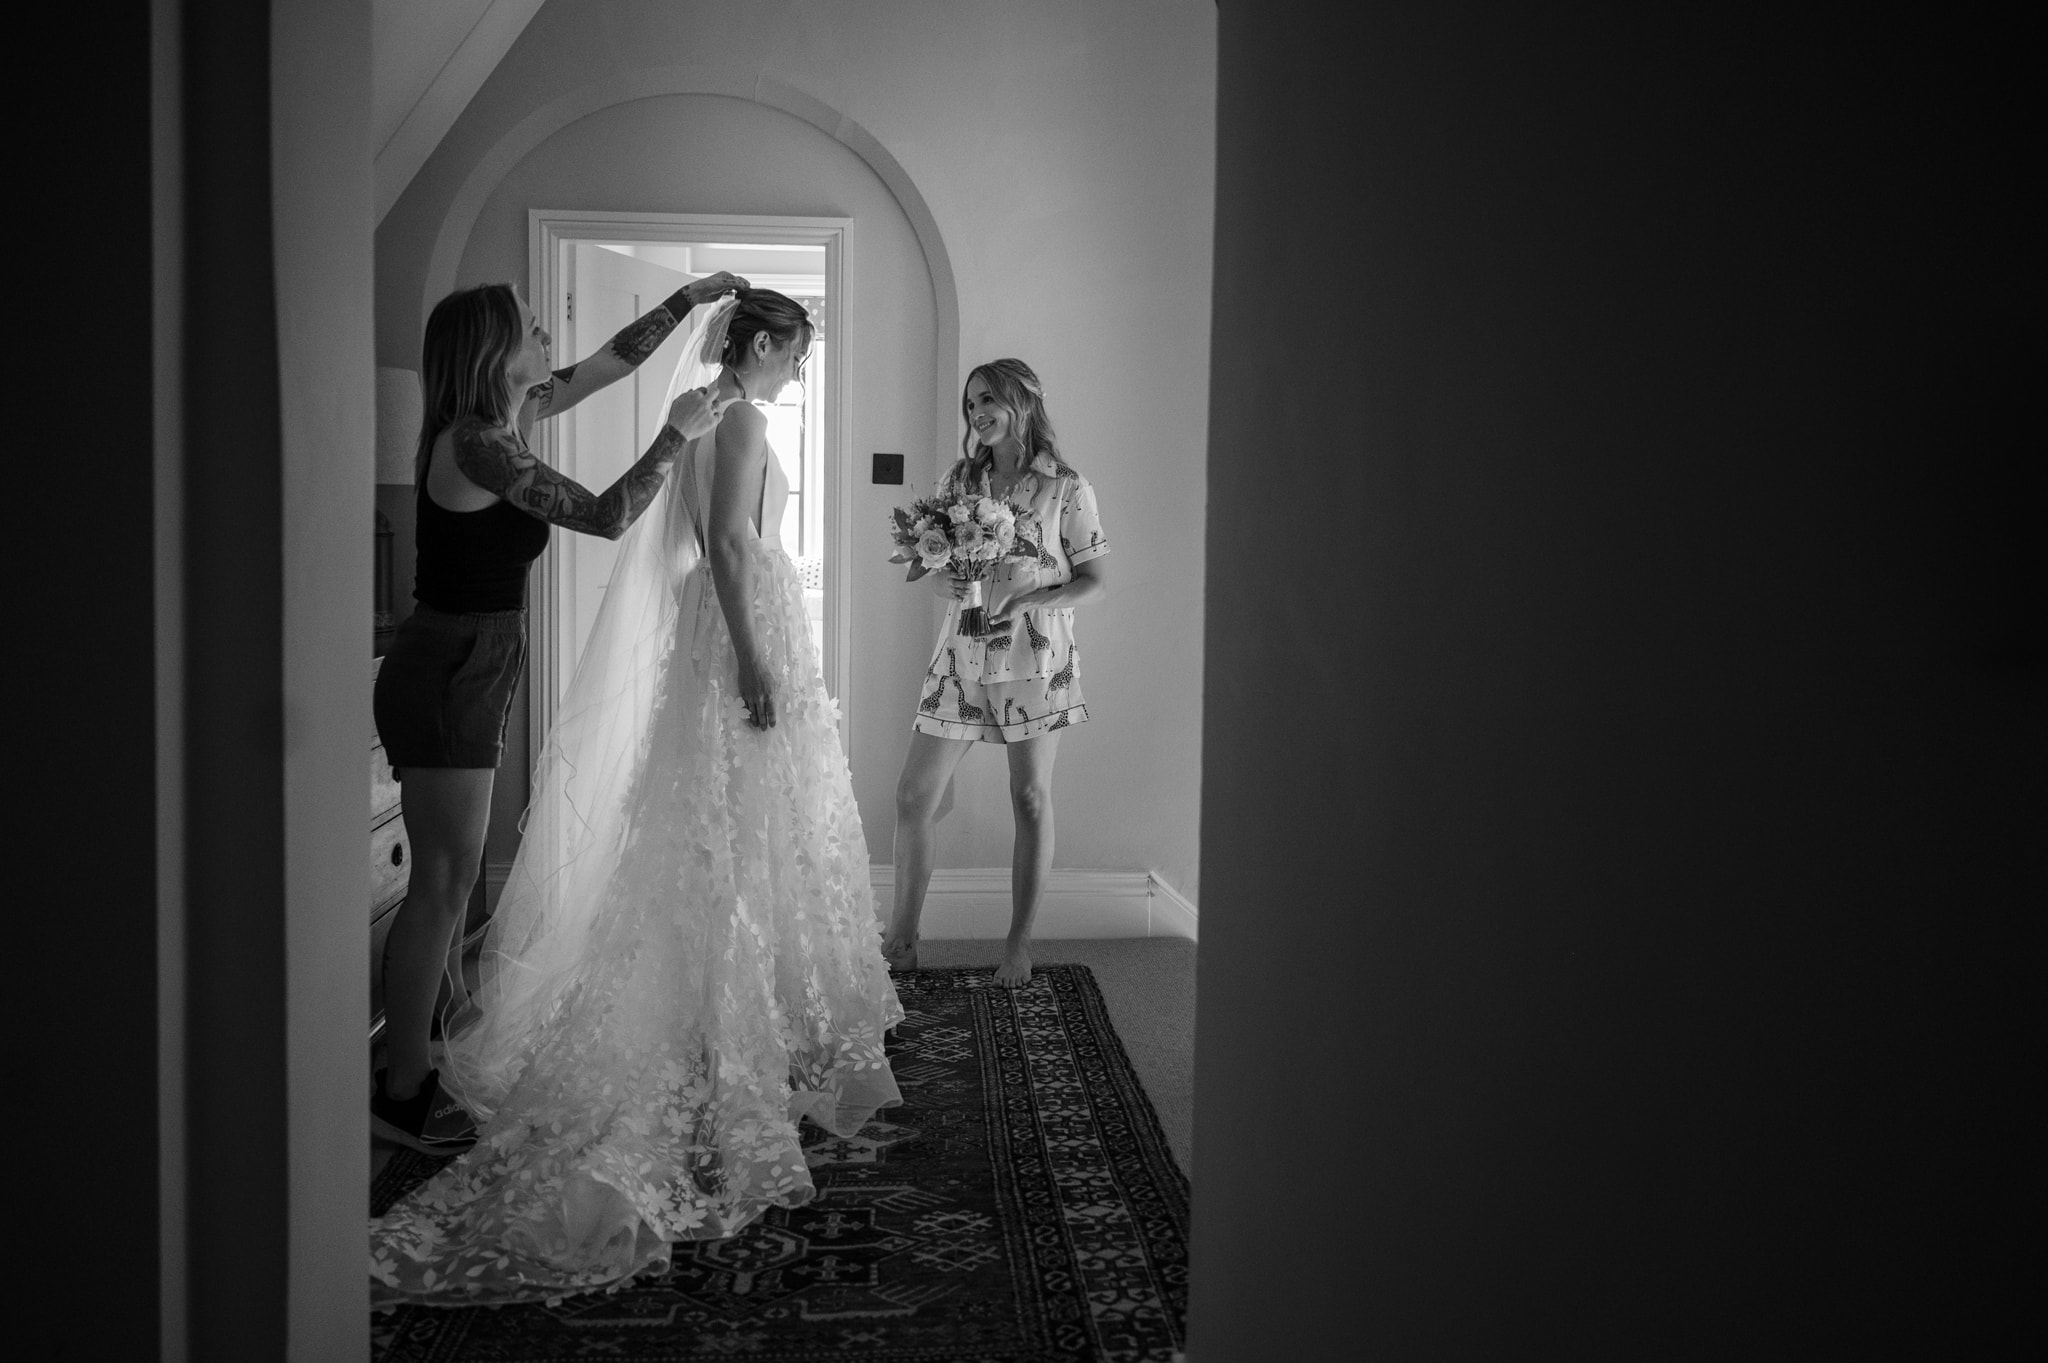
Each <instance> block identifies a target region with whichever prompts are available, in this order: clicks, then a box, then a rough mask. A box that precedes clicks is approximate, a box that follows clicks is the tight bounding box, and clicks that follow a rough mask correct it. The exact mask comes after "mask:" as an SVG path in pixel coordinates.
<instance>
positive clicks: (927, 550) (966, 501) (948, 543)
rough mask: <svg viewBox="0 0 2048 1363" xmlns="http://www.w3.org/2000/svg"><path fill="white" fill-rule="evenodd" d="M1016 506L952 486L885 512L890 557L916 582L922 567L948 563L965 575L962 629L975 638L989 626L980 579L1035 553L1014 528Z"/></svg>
mask: <svg viewBox="0 0 2048 1363" xmlns="http://www.w3.org/2000/svg"><path fill="white" fill-rule="evenodd" d="M1017 515H1018V509H1017V508H1016V507H1014V506H1011V505H1010V504H1009V503H1008V502H1004V501H999V500H997V499H996V498H994V497H984V496H982V495H981V494H980V493H978V492H972V491H968V490H966V489H955V490H954V491H952V492H951V493H948V494H946V495H944V496H932V497H919V498H917V499H916V500H915V501H913V502H911V504H910V505H909V506H908V507H901V506H899V507H897V508H896V509H895V510H893V511H891V512H890V513H889V521H890V524H889V538H890V539H891V541H893V542H894V543H895V545H896V552H895V553H893V554H891V555H890V556H889V562H891V563H907V564H909V565H910V574H909V576H908V577H906V578H905V579H904V580H905V581H906V582H915V581H917V580H918V579H919V578H921V577H923V576H924V575H925V574H926V573H935V572H937V571H939V570H940V569H941V568H946V569H950V570H951V571H952V572H954V573H957V574H958V575H960V576H961V577H964V578H966V579H967V581H968V584H969V585H968V590H967V596H966V597H965V598H964V599H963V600H962V601H961V603H960V632H961V633H962V634H966V635H969V636H971V637H975V638H979V637H980V636H981V635H983V634H986V633H987V632H988V616H987V606H986V604H985V601H984V598H983V587H982V584H983V583H985V582H987V581H988V579H989V576H990V575H991V574H992V573H994V572H995V567H996V564H997V563H999V562H1001V561H1002V560H1003V559H1006V558H1028V559H1036V558H1037V557H1038V548H1037V546H1036V545H1034V544H1032V543H1031V542H1030V541H1029V540H1026V539H1024V538H1023V537H1022V536H1020V535H1019V534H1018V533H1017Z"/></svg>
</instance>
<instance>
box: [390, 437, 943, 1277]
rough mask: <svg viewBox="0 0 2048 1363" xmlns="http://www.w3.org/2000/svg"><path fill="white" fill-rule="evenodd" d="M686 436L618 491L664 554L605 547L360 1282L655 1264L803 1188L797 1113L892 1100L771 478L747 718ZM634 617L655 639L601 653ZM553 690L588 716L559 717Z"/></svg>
mask: <svg viewBox="0 0 2048 1363" xmlns="http://www.w3.org/2000/svg"><path fill="white" fill-rule="evenodd" d="M714 438H715V437H705V438H704V439H703V440H702V441H698V442H695V443H694V444H693V445H692V446H691V447H690V448H689V449H688V450H686V451H685V453H684V454H683V455H682V456H679V458H678V460H677V465H676V468H675V469H674V470H673V471H672V473H671V475H670V477H669V479H668V487H667V488H665V489H664V493H663V497H664V500H665V503H666V504H665V505H663V506H658V507H650V509H649V511H648V512H647V513H646V514H647V516H650V517H651V516H657V515H658V516H661V517H663V518H665V519H666V521H667V522H668V525H667V528H666V529H665V530H664V529H663V528H662V527H661V526H651V527H649V529H648V532H647V535H646V537H645V538H646V539H647V540H648V541H649V543H650V545H651V544H656V543H660V542H661V540H662V537H664V536H665V538H666V545H665V550H664V552H667V553H669V554H670V555H671V558H670V559H667V560H663V561H662V563H663V568H662V571H659V572H653V573H652V576H653V578H654V580H655V586H656V587H658V588H660V589H661V592H656V591H650V592H648V593H646V594H645V599H644V600H638V601H636V600H635V599H633V594H632V591H631V590H630V589H629V586H626V585H622V582H623V581H624V580H626V579H628V578H629V577H630V576H631V574H630V573H629V572H628V571H627V570H628V569H629V568H630V567H631V561H629V560H631V555H632V554H633V553H634V552H639V553H641V554H642V555H643V558H642V559H641V560H637V561H639V562H642V563H653V562H655V561H656V560H655V559H654V558H648V557H646V555H648V554H654V553H656V550H655V549H653V548H651V547H649V545H642V546H641V548H640V549H639V550H637V551H636V550H634V549H633V548H632V547H631V546H628V545H624V544H622V547H621V559H620V568H619V569H618V570H615V573H614V578H613V587H612V588H611V589H609V590H608V596H607V600H606V604H605V607H604V608H603V611H602V612H601V613H600V616H599V620H598V624H597V626H596V627H595V628H594V629H593V632H592V633H593V638H592V643H591V645H590V647H589V648H588V649H587V650H586V654H585V659H584V661H583V662H582V663H581V664H579V668H578V675H577V678H576V681H575V682H574V683H573V684H572V686H571V694H570V697H569V698H567V699H566V700H565V703H564V710H565V712H567V715H568V717H567V718H565V719H564V720H563V721H562V722H560V723H558V724H557V725H556V729H555V732H554V735H553V736H552V737H551V745H550V750H549V752H548V753H547V754H546V755H545V756H544V759H543V762H542V764H541V770H540V772H539V773H538V775H537V779H536V792H537V794H536V799H535V801H534V805H533V808H532V810H531V812H530V814H529V819H528V825H527V829H526V836H525V839H524V841H523V843H522V847H521V850H520V853H519V862H518V863H516V864H515V866H514V869H513V874H512V878H511V881H510V882H509V883H508V885H507V889H506V892H505V896H504V898H503V901H502V902H501V905H500V908H499V911H498V913H497V914H496V915H495V916H494V918H493V923H492V928H491V935H490V936H489V937H488V938H487V939H486V946H485V956H484V962H483V976H484V978H483V981H482V985H481V988H480V989H479V991H478V994H477V1000H476V1002H477V1006H478V1008H479V1009H480V1010H481V1019H480V1021H478V1022H477V1023H476V1024H475V1025H474V1026H471V1027H468V1028H465V1029H463V1030H461V1031H459V1032H458V1033H457V1035H456V1036H455V1037H454V1038H453V1039H452V1040H451V1041H450V1042H448V1043H447V1044H446V1046H445V1050H444V1054H443V1056H442V1057H441V1065H442V1070H443V1077H444V1080H445V1081H446V1082H447V1083H448V1086H449V1088H450V1090H451V1091H452V1092H454V1093H456V1094H457V1095H458V1096H460V1097H461V1098H462V1099H463V1100H464V1101H465V1103H466V1104H467V1105H468V1106H469V1107H470V1109H471V1111H472V1112H474V1113H475V1114H476V1116H477V1119H478V1126H479V1129H480V1139H479V1140H478V1142H477V1144H476V1146H475V1147H474V1148H473V1149H472V1150H471V1151H469V1152H468V1153H467V1154H465V1155H463V1156H462V1157H460V1158H458V1159H457V1160H456V1161H455V1162H454V1163H453V1164H451V1165H449V1166H448V1167H447V1168H446V1169H444V1170H442V1171H441V1172H440V1173H439V1174H437V1175H436V1176H434V1177H433V1178H432V1179H430V1180H429V1181H428V1182H426V1183H425V1184H423V1185H422V1186H421V1187H420V1188H418V1189H417V1190H415V1191H414V1192H413V1193H411V1194H410V1195H409V1196H407V1197H406V1198H404V1199H403V1200H402V1201H401V1202H400V1203H399V1204H397V1205H396V1206H394V1207H393V1208H392V1209H391V1210H390V1212H389V1213H388V1214H387V1215H386V1216H384V1217H383V1218H381V1219H380V1220H377V1221H373V1222H372V1223H371V1235H370V1238H371V1275H372V1284H371V1292H372V1298H373V1300H374V1301H375V1302H376V1303H378V1304H379V1305H390V1304H396V1303H398V1302H404V1301H414V1302H428V1303H435V1304H446V1305H475V1304H483V1303H496V1302H511V1301H533V1300H546V1299H550V1298H555V1297H560V1296H562V1295H564V1294H566V1293H570V1292H577V1291H585V1290H589V1289H591V1288H596V1287H604V1286H613V1285H618V1284H621V1283H623V1282H625V1281H627V1280H628V1279H630V1278H631V1277H633V1276H634V1275H635V1274H637V1273H640V1272H642V1271H645V1270H648V1269H657V1270H658V1269H660V1268H662V1267H665V1266H666V1264H667V1262H668V1253H669V1245H670V1243H671V1242H673V1241H676V1240H683V1239H699V1238H713V1237H719V1236H727V1235H732V1234H734V1233H735V1232H737V1231H739V1230H740V1229H742V1228H743V1227H745V1226H746V1225H747V1224H748V1223H749V1222H750V1221H752V1220H753V1219H754V1218H755V1217H757V1216H759V1215H760V1214H761V1212H762V1211H763V1210H764V1209H766V1208H768V1207H771V1206H783V1207H788V1206H796V1205H798V1204H801V1203H803V1202H805V1201H808V1200H809V1199H810V1197H811V1195H812V1192H813V1187H812V1183H811V1178H810V1173H809V1170H808V1168H807V1167H806V1165H805V1162H804V1155H803V1151H802V1149H801V1147H800V1145H799V1142H798V1133H797V1126H798V1122H799V1120H800V1119H802V1118H806V1117H808V1118H810V1119H811V1120H812V1121H814V1122H816V1123H817V1124H818V1125H819V1126H821V1127H823V1128H825V1129H826V1130H828V1131H831V1132H833V1133H836V1134H838V1135H851V1134H853V1133H854V1132H856V1131H858V1130H859V1129H860V1127H861V1126H862V1125H863V1124H864V1123H865V1122H867V1120H868V1119H869V1118H870V1117H871V1116H872V1115H873V1114H874V1113H875V1111H876V1109H878V1108H884V1107H889V1106H892V1105H894V1104H895V1103H897V1102H898V1101H899V1096H898V1093H897V1088H896V1083H895V1080H894V1078H893V1077H892V1076H891V1074H890V1071H889V1065H888V1062H887V1061H886V1060H885V1059H884V1058H883V1054H882V1035H883V1032H884V1031H885V1030H886V1029H887V1028H889V1027H891V1026H893V1025H894V1024H895V1023H896V1022H897V1021H899V1020H900V1019H901V1018H902V1016H903V1010H902V1007H901V1005H899V1004H898V1002H897V999H896V994H895V990H894V989H893V987H892V986H891V985H890V983H889V976H888V970H887V966H886V965H885V964H884V962H883V959H882V955H881V948H880V932H879V928H878V924H877V919H876V916H875V908H874V901H873V895H872V892H871V891H870V889H869V885H868V854H867V844H866V841H865V839H864V837H863V835H862V831H861V823H860V814H859V811H858V810H857V809H856V807H855V805H854V799H853V788H852V783H851V779H850V777H849V774H848V771H847V765H846V759H845V756H844V754H843V752H842V750H841V748H840V742H839V734H838V730H837V726H836V718H837V716H836V709H835V706H834V703H833V702H832V700H831V699H830V698H829V697H828V696H827V695H826V693H825V687H824V681H823V678H822V676H821V674H820V671H819V666H818V658H817V650H816V647H815V645H814V644H813V642H812V640H811V636H810V626H809V622H808V621H807V620H806V618H805V615H804V597H803V590H802V583H801V579H800V577H799V575H798V570H797V568H796V566H795V565H794V564H793V563H792V562H791V561H790V559H789V557H788V555H786V554H785V553H784V552H783V551H782V549H781V547H780V543H779V534H778V527H779V523H780V520H781V512H782V506H783V502H784V499H785V498H786V497H787V495H788V485H787V482H786V480H785V479H784V478H783V477H782V472H781V469H780V467H779V461H778V460H777V459H776V457H775V455H774V453H773V452H772V451H770V452H769V455H768V460H767V466H768V473H767V480H766V481H767V486H766V488H765V489H764V495H763V499H762V515H761V518H760V521H759V522H758V526H759V532H760V537H759V538H758V539H756V540H754V541H752V542H751V543H750V544H749V546H748V552H749V553H750V554H751V555H752V558H753V570H754V571H753V602H752V607H753V612H754V620H755V622H756V633H757V636H758V639H759V642H760V647H761V649H762V651H763V653H764V655H765V661H766V665H767V669H768V674H769V677H770V678H771V683H772V687H773V694H774V697H775V710H776V723H775V727H774V728H772V729H769V730H767V731H766V732H763V731H760V730H757V729H754V728H752V727H751V726H750V725H749V724H748V723H747V720H746V715H745V712H744V710H743V709H742V707H741V704H740V701H739V698H738V691H737V675H738V673H737V665H736V663H735V660H734V652H733V645H732V637H731V635H730V633H729V632H728V631H727V629H726V624H725V618H724V615H723V613H722V612H721V610H720V608H719V603H718V598H717V595H716V592H715V591H714V590H713V588H712V586H711V582H710V564H709V562H708V560H706V559H705V558H704V557H703V556H702V554H701V546H702V544H703V539H702V529H701V527H702V525H703V520H702V515H701V513H702V510H703V508H706V507H708V506H709V502H710V498H709V481H710V479H709V465H710V462H711V458H710V455H711V442H712V440H713V439H714ZM669 489H678V490H677V491H676V492H675V493H674V495H673V496H671V495H670V493H669ZM643 519H645V518H644V517H643ZM638 529H639V527H637V526H636V528H635V532H629V535H631V534H634V533H636V532H637V531H638ZM650 571H652V570H650ZM643 575H644V574H643ZM662 592H665V593H666V595H667V599H666V601H665V602H664V601H661V600H659V599H658V598H659V596H660V595H661V594H662ZM615 598H616V599H615ZM615 608H616V609H615ZM607 614H610V615H612V616H613V617H614V618H612V619H610V620H609V621H608V620H607V618H606V616H607ZM650 622H651V623H653V624H654V625H655V626H657V627H659V628H661V629H663V630H664V631H665V632H666V636H667V637H666V639H665V640H663V641H662V644H661V646H659V647H656V648H654V649H649V650H644V651H642V652H639V653H632V652H630V650H635V649H643V644H642V642H641V641H640V640H639V639H637V638H636V637H635V634H634V631H635V630H637V629H640V628H643V627H645V626H646V625H648V624H649V623H650ZM607 636H609V638H607ZM606 648H613V649H617V650H620V651H619V652H618V653H617V654H616V655H615V656H614V657H612V658H611V659H610V660H609V662H608V663H606V665H605V666H600V661H603V660H602V659H598V660H594V658H593V655H597V654H600V653H601V652H602V650H604V649H606ZM627 658H630V659H631V665H627V663H625V662H623V661H621V660H622V659H627ZM590 672H597V673H601V674H604V675H603V676H602V677H601V678H600V681H602V683H603V684H602V685H601V686H599V685H598V684H597V683H595V682H591V680H590V678H589V677H587V676H586V673H590ZM586 683H590V684H586ZM594 688H595V689H594ZM579 693H580V694H579ZM600 693H601V694H600ZM636 706H637V707H638V708H637V710H636V708H635V707H636ZM643 712H644V722H641V723H639V724H638V725H637V727H636V725H635V723H634V722H632V721H631V720H630V719H628V720H621V719H620V718H619V716H620V715H621V714H622V713H623V714H626V715H628V716H631V715H633V714H635V713H643ZM578 714H581V715H582V716H584V720H583V721H581V722H587V723H590V724H594V725H597V726H600V727H601V729H602V733H601V735H599V736H596V737H593V736H591V735H589V734H585V735H584V736H583V737H581V738H580V739H579V738H578V737H577V734H576V732H575V730H576V725H577V724H578V723H579V720H578V719H577V716H578Z"/></svg>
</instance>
